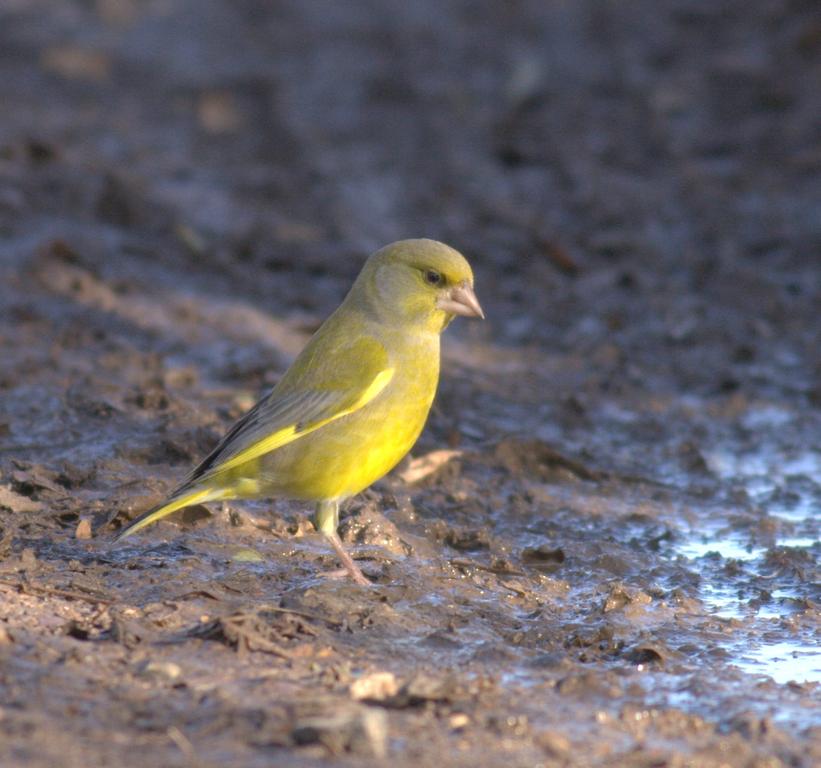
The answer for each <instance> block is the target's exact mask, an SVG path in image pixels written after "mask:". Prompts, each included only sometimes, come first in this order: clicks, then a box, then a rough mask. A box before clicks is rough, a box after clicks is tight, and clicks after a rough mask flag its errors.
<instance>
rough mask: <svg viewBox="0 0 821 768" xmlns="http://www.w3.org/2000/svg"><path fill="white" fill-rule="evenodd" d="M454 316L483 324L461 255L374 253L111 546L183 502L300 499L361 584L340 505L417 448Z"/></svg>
mask: <svg viewBox="0 0 821 768" xmlns="http://www.w3.org/2000/svg"><path fill="white" fill-rule="evenodd" d="M456 315H463V316H465V317H478V318H483V317H484V313H483V312H482V308H481V306H480V305H479V301H478V300H477V298H476V294H475V293H474V291H473V272H472V270H471V268H470V265H469V264H468V262H467V260H466V259H465V258H464V256H462V254H460V253H459V252H458V251H456V250H454V249H453V248H450V247H449V246H447V245H444V244H443V243H439V242H436V241H435V240H427V239H418V240H401V241H399V242H396V243H392V244H391V245H388V246H385V247H384V248H382V249H381V250H379V251H377V252H376V253H374V254H373V255H372V256H371V257H370V258H369V259H368V260H367V262H366V263H365V265H364V267H363V268H362V271H361V272H360V274H359V276H358V277H357V279H356V281H355V282H354V284H353V286H352V287H351V290H350V292H349V293H348V295H347V296H346V297H345V299H344V301H343V302H342V304H341V305H340V306H339V307H338V308H337V310H336V311H335V312H334V313H333V314H332V315H331V316H330V317H329V318H328V319H327V320H326V321H325V322H324V323H323V324H322V325H321V326H320V328H319V330H317V332H316V333H315V334H314V336H313V337H312V338H311V340H310V341H309V342H308V344H307V345H306V347H305V348H304V349H303V350H302V352H301V353H300V354H299V356H298V357H297V359H296V360H295V361H294V363H293V365H291V367H290V368H289V369H288V370H287V371H286V373H285V375H284V376H283V377H282V379H281V380H280V381H279V383H278V384H277V385H276V386H275V387H274V388H273V390H271V392H270V393H269V394H268V395H267V396H266V397H264V398H263V399H262V400H260V402H258V403H257V404H256V405H255V406H254V407H253V408H252V409H251V410H250V411H248V413H246V414H245V415H244V416H243V417H242V418H241V419H240V420H239V421H238V422H237V423H236V424H234V426H233V427H231V429H230V430H229V431H228V433H227V434H226V435H225V436H224V437H223V438H222V440H221V441H220V442H219V444H218V445H217V447H216V448H214V450H213V451H212V452H211V453H210V454H209V455H208V456H206V457H205V459H203V461H202V462H201V463H200V464H199V465H198V466H197V467H196V468H195V469H194V470H193V471H192V472H191V474H190V475H189V476H188V478H187V479H186V480H185V481H184V482H183V483H182V485H180V486H179V488H177V489H176V490H175V491H174V492H173V493H172V494H171V495H170V496H169V497H168V498H167V499H166V500H165V501H164V502H162V504H160V505H158V506H156V507H154V508H152V509H149V510H148V511H146V512H144V513H143V514H141V515H140V516H139V517H137V518H136V519H135V520H133V521H132V522H131V523H130V524H129V525H127V526H126V527H125V528H123V529H122V530H121V531H120V532H119V533H118V534H117V536H116V539H115V540H120V539H122V538H124V537H125V536H129V535H130V534H132V533H135V532H136V531H139V530H140V529H142V528H145V526H147V525H149V524H151V523H153V522H155V521H156V520H159V519H161V518H163V517H165V516H166V515H170V514H171V513H173V512H176V511H177V510H180V509H182V508H184V507H188V506H190V505H192V504H202V503H205V502H209V501H221V500H224V499H252V498H260V497H274V496H279V497H286V498H290V499H295V500H303V501H310V502H314V503H316V514H315V518H314V520H315V524H316V527H317V528H318V529H319V530H320V531H322V533H324V534H325V536H326V537H327V538H328V540H329V541H330V543H331V545H332V546H333V548H334V550H335V551H336V553H337V555H338V557H339V559H340V560H341V561H342V563H343V565H344V566H345V568H346V569H347V570H348V572H349V573H350V574H351V576H352V578H353V579H354V580H355V581H356V582H357V583H359V584H368V583H369V582H368V580H367V579H366V578H365V577H364V576H363V574H362V572H361V571H360V569H359V567H358V566H357V565H356V563H355V562H354V560H353V558H352V557H351V556H350V555H349V554H348V552H346V551H345V549H344V547H343V546H342V542H341V541H340V539H339V536H338V534H337V524H338V522H339V506H340V504H341V503H342V502H343V501H345V500H346V499H348V498H350V497H352V496H354V495H356V494H357V493H359V492H360V491H363V490H364V489H365V488H367V487H368V486H369V485H371V484H372V483H374V482H375V481H376V480H378V479H379V478H380V477H382V476H383V475H385V474H386V473H387V472H389V471H390V470H391V469H392V468H393V467H394V466H396V464H398V463H399V461H400V460H401V459H402V458H403V457H404V456H405V454H406V453H407V452H408V451H409V450H410V449H411V447H412V446H413V444H414V443H415V442H416V439H417V437H419V433H420V432H421V431H422V428H423V427H424V425H425V421H426V420H427V416H428V412H429V411H430V407H431V404H432V403H433V398H434V395H435V394H436V387H437V384H438V381H439V336H440V334H441V333H442V331H443V330H444V329H445V328H446V327H447V326H448V324H449V323H450V321H451V320H452V319H453V318H454V316H456Z"/></svg>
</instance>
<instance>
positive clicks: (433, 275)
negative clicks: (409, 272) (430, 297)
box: [424, 269, 444, 285]
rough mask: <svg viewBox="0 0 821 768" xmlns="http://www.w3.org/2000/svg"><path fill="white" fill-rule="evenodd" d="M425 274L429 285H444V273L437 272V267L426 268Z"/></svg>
mask: <svg viewBox="0 0 821 768" xmlns="http://www.w3.org/2000/svg"><path fill="white" fill-rule="evenodd" d="M424 274H425V282H426V283H427V284H428V285H442V283H443V282H444V278H443V277H442V273H441V272H437V271H436V270H435V269H426V270H425V273H424Z"/></svg>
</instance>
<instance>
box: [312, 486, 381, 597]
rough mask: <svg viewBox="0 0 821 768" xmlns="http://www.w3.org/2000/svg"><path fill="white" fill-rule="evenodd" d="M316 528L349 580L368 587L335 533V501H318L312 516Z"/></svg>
mask: <svg viewBox="0 0 821 768" xmlns="http://www.w3.org/2000/svg"><path fill="white" fill-rule="evenodd" d="M314 522H315V524H316V527H317V528H318V529H319V530H320V531H322V533H324V534H325V537H326V538H327V539H328V541H329V542H330V543H331V546H332V547H333V548H334V552H336V556H337V557H338V558H339V559H340V560H341V561H342V565H344V566H345V568H346V570H347V571H348V573H350V575H351V578H352V579H353V580H354V581H355V582H356V583H357V584H361V585H362V586H363V587H366V586H369V585H370V582H369V581H368V580H367V579H366V578H365V576H364V574H363V573H362V571H361V570H360V569H359V566H358V565H357V564H356V563H355V562H354V559H353V558H352V557H351V556H350V555H349V554H348V553H347V552H346V551H345V547H343V546H342V540H341V539H340V538H339V534H338V533H337V532H336V527H337V525H338V524H339V502H338V501H336V500H329V501H320V502H319V504H317V505H316V515H315V516H314Z"/></svg>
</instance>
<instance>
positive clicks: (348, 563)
mask: <svg viewBox="0 0 821 768" xmlns="http://www.w3.org/2000/svg"><path fill="white" fill-rule="evenodd" d="M326 535H327V536H328V541H330V542H331V546H332V547H333V548H334V552H336V556H337V557H338V558H339V559H340V560H341V561H342V565H344V566H345V571H344V572H346V573H347V574H348V575H350V577H351V578H352V579H353V580H354V582H355V583H356V584H359V586H361V587H369V586H371V582H370V581H369V580H368V579H367V578H366V577H365V574H364V573H362V571H361V570H360V568H359V566H358V565H357V564H356V563H355V562H354V559H353V558H352V557H351V556H350V554H348V552H346V551H345V547H343V546H342V542H341V541H340V539H339V536H337V534H336V533H333V534H326Z"/></svg>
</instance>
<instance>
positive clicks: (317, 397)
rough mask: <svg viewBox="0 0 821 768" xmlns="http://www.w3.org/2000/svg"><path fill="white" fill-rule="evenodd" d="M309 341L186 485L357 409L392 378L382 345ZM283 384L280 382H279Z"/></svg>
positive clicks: (363, 339)
mask: <svg viewBox="0 0 821 768" xmlns="http://www.w3.org/2000/svg"><path fill="white" fill-rule="evenodd" d="M322 347H324V349H311V345H309V346H308V347H307V348H306V349H305V350H304V352H303V354H302V355H300V357H299V358H298V359H297V360H296V362H295V363H294V365H293V366H292V368H291V369H290V370H289V371H288V373H286V376H285V379H284V380H283V381H282V382H281V383H280V385H279V386H277V387H276V388H275V389H274V390H273V391H272V392H271V394H269V395H268V396H267V397H265V398H263V399H262V400H260V402H258V403H257V404H256V405H255V406H254V407H253V408H252V409H251V410H250V411H248V413H246V414H245V415H244V416H243V417H242V418H241V419H240V420H239V421H238V422H237V423H236V424H234V426H233V427H232V428H231V429H230V431H229V432H228V434H226V435H225V437H223V439H222V440H221V441H220V443H219V445H218V446H217V447H216V448H215V449H214V450H213V451H212V452H211V453H210V454H209V455H208V456H207V457H206V458H205V459H204V460H203V461H202V463H201V464H200V465H199V466H198V467H197V468H196V469H195V470H194V471H193V472H192V473H191V476H190V477H189V478H188V480H187V481H186V483H185V486H190V485H192V484H194V483H196V484H199V483H201V482H202V481H204V480H207V479H208V478H210V477H212V476H213V475H216V474H218V473H221V472H224V471H225V470H228V469H232V468H233V467H237V466H239V465H240V464H244V463H245V462H246V461H251V460H252V459H256V458H258V457H260V456H262V455H263V454H266V453H270V452H271V451H273V450H275V449H277V448H281V447H282V446H283V445H287V444H288V443H291V442H293V441H294V440H298V439H299V438H301V437H303V436H305V435H307V434H309V433H311V432H313V431H314V430H317V429H319V428H320V427H323V426H325V425H326V424H328V423H330V422H332V421H335V420H336V419H339V418H342V417H343V416H347V415H348V414H350V413H353V412H354V411H357V410H359V409H360V408H362V407H363V406H364V405H367V404H368V403H369V402H370V401H371V400H373V399H374V398H375V397H376V396H377V395H378V394H379V393H380V392H382V390H383V389H385V387H386V386H387V385H388V383H389V382H390V380H391V379H392V378H393V374H394V369H393V368H392V367H390V366H389V365H388V355H387V352H386V350H385V348H384V347H383V346H382V344H381V343H380V342H378V341H377V340H376V339H373V338H371V337H369V336H363V337H360V338H359V339H357V341H355V342H353V343H351V344H347V345H345V346H344V347H342V348H336V349H328V347H327V345H322ZM283 385H284V386H283Z"/></svg>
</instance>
